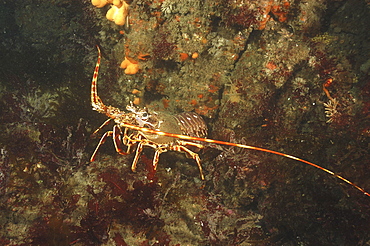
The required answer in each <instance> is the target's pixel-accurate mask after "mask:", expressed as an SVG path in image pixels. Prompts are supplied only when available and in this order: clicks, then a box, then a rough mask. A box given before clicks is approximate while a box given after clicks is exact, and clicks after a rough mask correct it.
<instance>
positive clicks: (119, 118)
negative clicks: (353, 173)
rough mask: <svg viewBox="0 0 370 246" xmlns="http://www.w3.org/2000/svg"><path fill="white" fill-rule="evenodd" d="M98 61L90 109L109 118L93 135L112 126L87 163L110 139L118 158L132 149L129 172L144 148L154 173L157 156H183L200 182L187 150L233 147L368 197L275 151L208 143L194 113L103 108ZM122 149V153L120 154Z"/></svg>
mask: <svg viewBox="0 0 370 246" xmlns="http://www.w3.org/2000/svg"><path fill="white" fill-rule="evenodd" d="M97 49H98V60H97V62H96V66H95V70H94V75H93V79H92V82H91V105H92V108H93V110H96V111H98V112H99V113H102V114H105V115H106V116H108V117H109V119H108V120H106V121H105V122H104V123H103V124H102V125H101V126H100V127H99V128H98V129H97V130H95V132H94V133H93V135H95V134H96V133H97V132H98V131H100V130H101V129H102V128H103V127H104V126H106V125H108V124H109V123H110V122H111V121H112V120H113V121H114V123H115V125H114V126H113V130H111V131H107V132H105V133H104V134H103V136H102V137H101V138H100V141H99V143H98V145H97V147H96V148H95V151H94V153H93V154H92V156H91V158H90V161H91V162H92V161H94V160H95V157H96V154H97V152H98V150H99V148H100V146H101V145H102V144H103V143H104V142H105V141H106V139H107V137H112V138H113V143H114V146H115V149H116V151H117V152H118V153H119V154H122V155H127V154H130V153H132V152H133V149H134V148H135V147H136V151H135V157H134V159H133V161H132V165H131V170H132V171H133V172H135V171H136V166H137V162H138V160H139V158H140V154H141V152H142V150H143V148H144V147H146V146H148V147H151V148H153V149H154V151H155V153H154V157H153V169H154V170H156V169H157V165H158V161H159V156H160V154H162V153H164V152H167V151H178V152H184V153H185V154H186V155H187V156H188V157H189V158H192V159H194V160H195V161H196V163H197V165H198V168H199V172H200V177H201V179H202V180H204V174H203V169H202V165H201V160H200V157H199V155H198V154H197V153H196V152H194V151H193V150H191V149H190V148H191V146H193V147H196V148H198V149H202V148H204V146H203V145H202V144H201V142H206V143H212V144H220V145H227V146H234V147H239V148H244V149H252V150H257V151H262V152H267V153H271V154H275V155H280V156H283V157H286V158H289V159H293V160H296V161H298V162H301V163H305V164H307V165H310V166H313V167H315V168H317V169H320V170H322V171H324V172H326V173H328V174H330V175H332V176H334V177H336V178H338V179H340V180H342V181H343V182H345V183H347V184H349V185H351V186H353V187H354V188H356V189H358V190H359V191H361V192H362V193H364V194H365V195H367V196H370V193H368V192H367V191H365V190H364V189H363V188H361V187H360V186H358V185H356V184H354V183H353V182H351V181H349V180H348V179H346V178H344V177H342V176H340V175H338V174H336V173H335V172H333V171H331V170H329V169H326V168H324V167H322V166H319V165H317V164H315V163H312V162H309V161H306V160H303V159H301V158H299V157H295V156H292V155H288V154H284V153H281V152H278V151H274V150H269V149H264V148H260V147H255V146H250V145H245V144H238V143H231V142H225V141H220V140H213V139H208V138H206V137H207V125H206V123H205V122H204V120H203V119H202V117H201V116H200V115H198V114H196V113H194V112H185V113H181V114H178V115H170V114H166V113H163V112H154V111H150V110H148V109H147V108H139V107H136V106H134V105H133V104H132V102H130V105H128V106H127V107H126V110H127V112H125V111H123V110H120V109H118V108H116V107H113V106H106V105H105V104H104V103H103V102H102V100H101V99H100V97H99V96H98V92H97V80H98V74H99V67H100V61H101V51H100V48H99V46H97ZM124 146H126V149H125V150H124Z"/></svg>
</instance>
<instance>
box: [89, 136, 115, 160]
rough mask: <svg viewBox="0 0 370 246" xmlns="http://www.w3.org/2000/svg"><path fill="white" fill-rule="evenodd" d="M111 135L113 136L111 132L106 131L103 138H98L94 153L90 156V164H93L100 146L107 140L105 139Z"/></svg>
mask: <svg viewBox="0 0 370 246" xmlns="http://www.w3.org/2000/svg"><path fill="white" fill-rule="evenodd" d="M112 135H113V131H107V132H106V133H104V134H103V136H102V137H101V138H100V141H99V143H98V145H97V146H96V148H95V151H94V153H93V154H92V155H91V158H90V162H93V161H94V160H95V158H96V153H98V150H99V148H100V146H101V145H103V144H104V143H105V141H106V140H107V137H110V136H112Z"/></svg>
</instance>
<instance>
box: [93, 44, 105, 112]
mask: <svg viewBox="0 0 370 246" xmlns="http://www.w3.org/2000/svg"><path fill="white" fill-rule="evenodd" d="M96 48H97V49H98V60H97V61H96V65H95V70H94V75H93V78H92V81H91V106H92V107H93V109H94V110H96V111H98V112H100V113H104V112H105V109H106V106H105V105H104V103H103V102H102V100H101V99H100V97H99V96H98V89H97V83H98V74H99V67H100V61H101V51H100V48H99V46H98V45H97V46H96Z"/></svg>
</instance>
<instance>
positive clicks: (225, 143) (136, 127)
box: [120, 123, 370, 197]
mask: <svg viewBox="0 0 370 246" xmlns="http://www.w3.org/2000/svg"><path fill="white" fill-rule="evenodd" d="M120 126H121V127H127V128H129V129H133V130H136V131H141V132H145V133H151V134H156V135H160V136H167V137H174V138H179V139H185V140H192V141H201V142H206V143H216V144H222V145H228V146H235V147H239V148H244V149H252V150H257V151H263V152H267V153H271V154H275V155H280V156H284V157H286V158H289V159H293V160H295V161H299V162H303V163H305V164H307V165H310V166H313V167H315V168H318V169H320V170H322V171H324V172H326V173H329V174H330V175H333V176H334V177H336V178H338V179H340V180H342V181H344V182H346V183H347V184H349V185H352V186H353V187H355V188H356V189H358V190H359V191H361V192H362V193H364V194H365V195H367V196H369V197H370V193H368V192H367V191H365V190H364V189H363V188H361V187H360V186H358V185H356V184H354V183H353V182H351V181H349V180H348V179H346V178H344V177H342V176H340V175H338V174H336V173H334V172H333V171H331V170H329V169H326V168H324V167H322V166H319V165H317V164H315V163H312V162H309V161H306V160H303V159H301V158H298V157H295V156H292V155H287V154H284V153H281V152H278V151H274V150H269V149H264V148H260V147H255V146H250V145H245V144H237V143H230V142H225V141H220V140H213V139H208V138H199V137H191V136H187V135H181V134H174V133H168V132H161V131H156V130H152V129H149V128H144V127H139V126H135V125H132V124H128V123H121V124H120Z"/></svg>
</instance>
